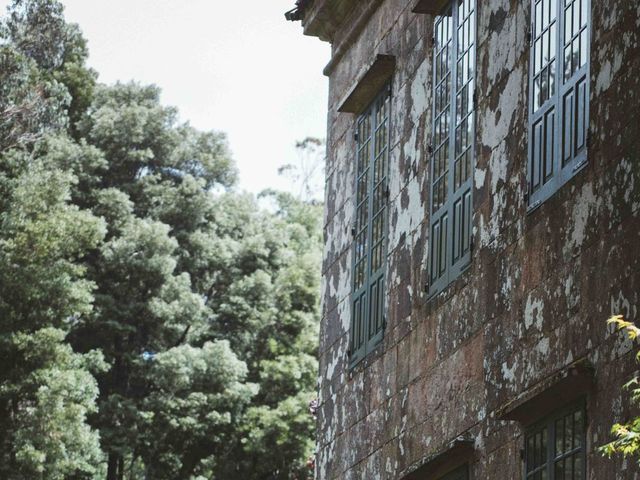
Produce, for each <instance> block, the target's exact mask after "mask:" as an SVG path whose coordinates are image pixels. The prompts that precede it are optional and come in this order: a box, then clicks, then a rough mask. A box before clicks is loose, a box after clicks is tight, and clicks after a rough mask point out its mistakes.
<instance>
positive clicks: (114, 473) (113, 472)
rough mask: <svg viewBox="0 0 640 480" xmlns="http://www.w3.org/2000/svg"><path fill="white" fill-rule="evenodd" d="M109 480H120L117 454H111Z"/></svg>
mask: <svg viewBox="0 0 640 480" xmlns="http://www.w3.org/2000/svg"><path fill="white" fill-rule="evenodd" d="M107 480H118V455H116V454H115V453H110V454H109V463H108V467H107Z"/></svg>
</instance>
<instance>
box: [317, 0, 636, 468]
mask: <svg viewBox="0 0 640 480" xmlns="http://www.w3.org/2000/svg"><path fill="white" fill-rule="evenodd" d="M336 3H338V4H340V5H341V7H340V8H343V9H344V2H336ZM374 3H376V4H379V5H377V6H375V8H371V9H369V10H368V9H367V6H368V5H369V4H374ZM414 3H415V1H408V0H385V1H379V0H361V1H359V2H354V6H353V7H352V9H351V13H350V14H349V15H347V16H343V17H340V16H337V17H336V16H334V17H331V15H328V14H327V18H331V22H333V23H332V24H331V25H330V28H329V27H327V28H326V29H323V30H322V31H323V32H328V31H330V32H332V33H331V35H332V38H331V40H332V44H333V50H334V54H336V55H338V54H339V59H337V61H335V62H333V63H334V64H333V65H332V66H331V69H330V80H329V81H330V94H329V114H328V140H327V145H328V164H327V189H326V210H325V251H324V263H323V292H322V298H323V300H322V303H323V319H322V326H321V338H320V374H319V397H320V408H319V414H318V453H317V460H316V478H317V479H319V480H332V479H367V480H370V479H371V480H375V479H401V478H403V477H404V476H405V474H406V473H407V472H409V471H411V470H412V469H413V468H415V466H417V465H419V464H421V463H422V462H423V461H424V459H425V458H428V457H429V456H430V455H433V454H434V453H437V452H440V451H442V450H443V448H444V447H445V445H447V444H448V443H449V442H451V441H452V440H453V439H455V438H456V437H458V436H460V435H463V434H467V435H469V436H470V437H471V438H473V439H474V446H475V452H474V454H473V456H472V458H471V461H470V466H471V478H473V479H491V480H494V479H495V480H502V479H504V480H514V479H519V478H522V461H521V457H520V450H521V449H522V448H523V447H524V444H523V428H522V426H521V425H520V424H518V423H516V422H513V421H505V420H500V419H499V418H498V416H497V412H498V411H499V410H500V409H501V408H503V407H504V406H505V405H506V404H508V403H509V402H510V401H512V400H513V399H514V398H516V397H518V395H520V394H522V393H523V392H526V391H527V390H528V389H531V388H532V387H534V386H535V385H537V384H540V382H543V381H544V380H545V379H547V378H549V377H550V376H551V375H553V374H554V373H556V372H558V371H561V370H562V369H563V368H566V367H567V366H568V365H570V364H572V362H574V361H576V360H578V359H583V358H586V359H588V360H589V361H590V362H591V363H592V364H593V366H594V367H595V376H594V378H595V387H594V388H593V390H592V392H591V393H590V395H589V396H588V398H587V415H588V419H589V425H588V435H587V439H588V444H587V464H588V478H589V479H590V480H614V479H625V480H626V479H633V478H640V474H639V473H638V471H637V467H636V466H635V464H634V462H632V461H628V462H624V461H621V460H607V459H604V458H602V456H601V455H600V454H599V453H598V452H597V451H596V449H597V447H598V446H600V445H602V444H603V443H605V442H606V441H607V439H609V429H610V426H611V425H612V424H613V423H614V422H615V421H620V420H624V418H625V416H628V415H629V413H630V411H631V410H630V406H629V404H628V399H627V398H626V397H627V396H626V395H625V394H624V393H623V392H622V391H621V386H622V385H623V384H624V383H625V382H627V381H628V380H629V379H630V377H631V376H632V375H633V372H634V371H635V370H636V369H637V368H638V366H637V365H636V364H635V362H634V361H633V356H634V355H633V346H632V345H631V344H630V343H629V342H628V341H626V340H625V339H624V338H623V337H622V336H621V335H619V334H617V333H614V332H612V331H611V329H609V328H607V327H606V325H605V321H606V319H607V318H608V317H609V316H610V315H611V314H618V313H621V314H624V315H626V316H627V317H628V318H630V319H635V318H637V313H638V312H637V306H638V300H639V298H638V297H639V291H640V273H638V272H639V271H640V158H639V153H640V115H639V114H638V110H639V107H640V45H639V42H640V3H638V2H637V1H635V0H592V27H591V70H590V71H591V78H590V83H591V94H590V95H591V96H590V117H589V118H590V125H589V130H590V147H589V152H588V162H589V163H588V166H587V167H586V168H585V169H584V170H583V171H581V172H580V173H579V174H577V175H576V176H575V177H574V178H573V179H572V180H570V181H569V182H568V183H567V184H565V185H564V186H563V187H562V188H560V190H559V191H558V192H557V193H556V194H555V195H554V196H553V197H551V198H550V199H548V200H546V201H545V202H544V203H543V204H542V206H541V207H540V208H538V209H537V210H535V211H534V212H533V213H530V214H527V205H526V200H525V189H526V168H527V148H528V124H527V122H528V88H529V87H528V72H529V40H528V33H527V32H528V25H529V23H530V2H529V1H528V0H487V1H478V2H477V3H478V5H477V14H478V17H477V18H478V26H477V86H476V94H477V100H478V101H477V111H476V123H477V128H476V158H475V162H476V165H475V173H474V175H473V177H474V191H473V211H474V217H473V237H474V245H475V248H474V251H473V257H472V263H471V267H470V268H469V269H468V270H467V271H466V272H465V273H464V274H463V275H462V276H461V277H460V278H459V279H458V280H456V281H455V282H454V283H453V284H452V285H451V286H450V287H449V288H448V289H446V290H445V291H444V292H443V293H441V294H440V295H438V296H437V297H436V298H433V299H431V300H428V299H427V294H426V293H425V291H424V285H425V283H426V281H427V279H428V273H427V265H428V256H427V254H428V250H429V248H428V247H429V238H428V229H429V193H430V192H429V185H430V179H429V155H428V153H427V145H428V144H429V137H430V130H431V109H432V106H431V87H432V85H431V79H432V52H431V38H432V35H433V17H432V16H429V15H421V14H416V13H413V12H412V11H411V10H412V7H413V5H414ZM318 4H319V6H318V7H316V8H317V11H315V10H312V13H311V14H312V15H314V18H323V17H322V13H323V12H322V11H321V9H322V8H329V7H327V4H331V1H329V0H325V1H319V2H318ZM371 11H372V12H371ZM362 15H368V16H367V17H366V18H364V19H361V20H360V23H358V19H359V17H360V16H362ZM314 21H318V20H314ZM327 21H329V20H327ZM339 22H341V23H339ZM362 22H364V23H362ZM356 24H361V25H362V27H361V28H359V29H356V30H354V29H353V26H354V25H356ZM376 54H391V55H395V56H396V70H395V73H394V75H393V78H392V100H391V128H390V157H389V160H390V170H389V177H388V178H389V182H390V184H389V189H390V196H389V231H388V259H387V262H388V269H387V292H386V295H387V305H386V308H387V327H386V331H385V335H384V340H383V342H382V344H381V345H380V346H379V347H378V348H376V349H375V351H373V352H371V354H369V355H368V356H367V358H366V359H365V360H364V361H363V362H362V363H361V364H360V365H358V366H357V367H356V368H354V369H353V370H349V366H348V363H349V359H348V353H347V350H348V345H349V324H350V315H351V308H350V294H351V290H350V286H351V272H350V269H351V255H352V251H351V247H352V245H351V242H352V236H351V227H352V224H353V215H354V193H355V192H354V190H355V189H354V175H355V162H354V159H355V140H354V138H353V129H354V124H355V120H356V116H355V115H353V114H347V113H338V111H337V110H338V107H339V105H338V102H339V101H340V100H341V99H342V98H343V97H344V95H345V93H346V92H348V91H349V90H350V89H351V88H352V86H353V85H354V82H356V80H357V78H356V75H357V74H358V72H359V71H360V70H361V68H362V66H363V65H366V64H369V63H371V60H372V59H373V58H375V55H376Z"/></svg>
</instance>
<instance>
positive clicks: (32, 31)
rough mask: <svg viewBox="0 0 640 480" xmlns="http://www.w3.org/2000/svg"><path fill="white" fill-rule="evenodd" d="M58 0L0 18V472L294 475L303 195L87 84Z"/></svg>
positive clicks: (311, 356) (309, 422)
mask: <svg viewBox="0 0 640 480" xmlns="http://www.w3.org/2000/svg"><path fill="white" fill-rule="evenodd" d="M87 56H88V50H87V45H86V41H85V40H84V38H83V37H82V34H81V31H80V29H79V27H78V26H77V25H73V24H69V23H67V22H66V21H65V19H64V9H63V7H62V5H61V4H60V2H58V1H57V0H14V1H13V3H12V5H11V6H10V8H9V11H8V13H7V15H6V16H5V17H4V18H3V19H2V22H1V24H0V358H3V362H1V363H0V477H2V478H6V479H8V480H13V479H35V478H42V479H47V480H48V479H102V478H105V479H107V480H121V479H122V480H124V479H150V478H152V479H154V480H162V479H199V480H202V479H227V478H243V479H248V480H251V479H256V480H258V479H274V480H275V479H303V478H307V477H308V476H309V472H308V469H307V467H306V460H307V457H308V456H309V455H311V454H312V451H313V433H314V430H315V426H314V423H315V422H314V419H313V417H312V416H311V415H309V413H308V404H309V402H310V401H311V400H312V399H313V398H314V397H315V382H316V371H317V360H316V353H317V352H316V344H317V334H318V317H319V312H318V303H319V302H318V295H319V266H320V255H321V234H320V222H321V212H320V207H319V206H318V205H317V204H316V203H313V202H305V201H304V200H301V199H300V198H297V197H294V196H292V195H290V194H286V193H282V192H266V193H265V195H266V196H269V198H270V199H271V204H272V205H273V206H274V207H273V208H270V209H265V208H262V207H261V201H260V199H259V198H256V197H254V196H252V195H249V194H246V193H240V192H238V191H237V190H236V188H235V184H236V181H237V176H238V173H237V170H236V168H235V165H234V163H233V160H232V158H231V154H230V150H229V147H228V145H227V141H226V138H225V136H224V134H222V133H220V132H202V131H199V130H197V129H195V128H193V127H192V126H190V125H189V124H188V123H184V122H181V121H180V119H179V116H178V112H177V111H176V109H174V108H170V107H166V106H164V105H162V104H161V102H160V91H159V89H158V88H157V87H155V86H153V85H148V86H147V85H140V84H138V83H127V84H115V85H103V84H100V83H99V82H98V81H97V74H96V72H94V71H92V70H91V69H90V68H88V67H87V65H86V59H87Z"/></svg>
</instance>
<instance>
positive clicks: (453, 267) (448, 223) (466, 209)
mask: <svg viewBox="0 0 640 480" xmlns="http://www.w3.org/2000/svg"><path fill="white" fill-rule="evenodd" d="M468 1H471V2H472V8H471V9H470V12H471V15H472V17H473V18H467V17H465V18H464V19H463V21H464V20H469V22H470V23H469V28H470V30H471V32H472V34H469V35H468V37H469V38H468V39H467V40H468V41H469V46H467V49H466V50H465V51H464V52H459V48H458V47H459V37H458V30H459V29H460V28H461V25H460V18H459V3H460V0H450V1H449V2H447V3H446V5H445V6H444V7H443V9H442V11H441V13H440V14H439V15H437V16H436V17H435V19H434V41H433V46H432V57H433V59H432V67H433V68H432V70H433V72H432V86H431V92H432V102H431V103H432V112H431V128H432V139H431V145H430V146H429V154H430V166H429V168H430V170H429V171H430V183H429V187H430V193H429V255H428V256H429V266H428V275H429V279H428V288H427V290H428V296H429V298H432V297H434V296H435V295H437V294H438V293H440V292H442V291H443V290H444V289H445V288H446V287H448V286H449V285H450V284H451V283H452V282H453V281H454V280H456V279H457V278H458V277H459V276H460V275H461V274H462V273H463V272H464V271H465V270H466V269H467V268H468V267H469V266H470V265H471V261H472V255H473V217H474V206H473V181H474V172H475V167H476V143H477V142H476V133H477V119H476V116H477V100H476V99H477V97H476V89H477V64H478V62H477V54H478V53H477V39H478V35H477V24H478V15H477V12H478V10H477V8H478V2H477V0H468ZM449 12H450V16H451V21H450V22H451V25H450V28H451V37H450V38H451V40H450V47H448V48H449V49H450V50H449V52H450V55H447V67H448V68H449V71H448V75H449V76H450V79H451V80H450V84H449V86H448V92H447V98H446V101H447V102H448V103H449V105H448V110H449V121H448V122H445V123H446V124H447V128H448V130H447V136H448V138H447V140H446V141H444V142H442V143H440V144H439V145H438V144H436V143H437V142H438V141H439V136H438V134H437V133H436V132H439V131H440V130H438V127H437V124H438V123H439V122H440V118H441V117H442V115H443V114H444V113H446V109H442V110H440V111H439V110H438V108H437V107H438V103H437V96H438V87H439V86H440V85H441V84H442V83H443V80H441V79H440V80H439V78H438V72H439V70H438V68H439V67H438V61H439V53H441V52H443V51H444V50H443V49H442V47H440V48H441V49H440V50H439V49H438V43H437V42H438V39H437V38H436V36H437V34H438V32H437V27H438V24H439V23H441V22H442V21H443V20H442V19H443V18H445V17H447V16H448V15H447V13H449ZM463 23H464V22H463ZM463 26H464V25H463ZM467 53H468V54H469V55H468V59H469V61H470V62H472V65H469V67H470V69H471V74H470V76H469V78H468V79H467V81H466V82H463V83H464V85H463V87H462V89H466V95H467V102H469V104H470V106H471V108H472V111H471V112H469V111H467V112H466V117H465V119H464V120H463V121H467V120H469V121H470V122H471V123H472V126H471V132H470V136H471V141H470V144H469V145H467V147H466V148H467V149H468V150H466V151H468V155H469V157H470V160H469V161H470V165H469V166H468V170H469V171H468V173H467V178H466V179H465V180H464V181H463V182H462V183H461V184H460V185H458V186H457V187H455V183H456V182H455V180H456V177H455V175H456V162H457V160H458V159H457V158H456V157H458V153H457V151H456V139H457V128H458V127H459V126H461V125H462V123H460V124H458V122H457V108H458V93H459V92H461V91H462V89H460V90H459V89H458V85H457V80H458V63H459V62H460V61H461V60H464V54H467ZM461 54H462V55H461ZM449 57H450V58H449ZM444 81H445V82H446V80H444ZM469 86H470V88H468V87H469ZM463 116H464V115H463ZM445 145H447V148H448V151H447V152H446V168H447V169H448V172H447V173H446V177H447V184H446V186H445V189H446V192H447V193H446V197H445V201H444V203H442V204H441V205H440V206H439V207H438V208H437V209H434V202H435V200H434V198H435V196H436V193H435V190H436V188H435V187H436V181H437V180H436V174H437V172H436V163H437V161H438V160H437V156H438V155H439V152H440V149H441V148H443V147H445ZM463 155H466V153H464V152H463ZM441 168H442V167H440V169H441ZM461 168H462V167H461ZM439 178H444V175H440V176H439ZM460 192H462V194H460ZM458 204H460V209H459V210H456V209H457V206H458ZM465 213H466V216H465ZM460 214H462V217H463V220H462V221H461V222H459V225H458V222H457V221H456V220H457V217H456V215H460ZM443 222H444V225H445V229H442V227H441V226H440V227H439V230H438V231H436V228H438V224H440V225H441V224H442V223H443ZM465 227H466V230H465ZM437 232H440V233H439V234H438V233H437ZM442 235H444V238H443V237H442ZM460 239H461V240H462V241H463V242H464V243H463V244H462V246H461V245H460ZM442 243H445V246H444V248H443V247H442V246H439V247H438V245H441V244H442ZM443 255H444V267H443V266H442V265H443V261H442V258H443V257H442V256H443ZM455 255H457V258H454V256H455ZM437 268H439V270H438V272H437V273H436V271H435V270H436V269H437Z"/></svg>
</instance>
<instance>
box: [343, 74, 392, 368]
mask: <svg viewBox="0 0 640 480" xmlns="http://www.w3.org/2000/svg"><path fill="white" fill-rule="evenodd" d="M389 102H390V86H387V87H385V88H384V89H383V92H382V93H381V94H380V95H379V96H378V97H377V98H376V99H375V100H374V101H373V103H372V104H371V105H370V106H369V108H368V109H367V110H366V111H365V112H364V113H363V114H362V115H360V117H359V118H358V121H357V126H356V143H357V151H356V199H355V203H356V205H355V223H354V227H353V236H354V241H353V269H352V272H353V278H352V281H353V294H352V314H351V345H350V352H351V364H352V365H355V364H356V363H357V362H359V361H360V360H362V359H363V358H364V357H365V355H366V354H367V353H368V352H369V351H371V350H372V349H373V348H374V347H375V346H376V344H377V343H378V342H380V340H381V339H382V335H383V332H384V327H385V314H384V311H385V267H386V256H387V245H386V235H387V198H388V189H387V167H388V157H389V142H388V138H389Z"/></svg>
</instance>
